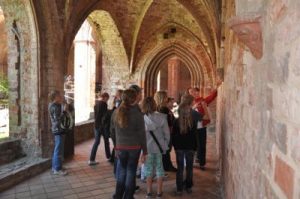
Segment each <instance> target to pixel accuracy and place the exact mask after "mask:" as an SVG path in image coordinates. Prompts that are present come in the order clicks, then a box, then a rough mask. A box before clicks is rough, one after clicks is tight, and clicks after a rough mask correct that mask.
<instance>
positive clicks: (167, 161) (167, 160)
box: [162, 141, 174, 171]
mask: <svg viewBox="0 0 300 199" xmlns="http://www.w3.org/2000/svg"><path fill="white" fill-rule="evenodd" d="M171 150H172V143H171V141H170V143H169V150H167V151H166V153H165V154H163V156H162V161H163V166H164V170H165V171H169V170H170V169H171V168H173V167H174V166H173V164H172V161H171Z"/></svg>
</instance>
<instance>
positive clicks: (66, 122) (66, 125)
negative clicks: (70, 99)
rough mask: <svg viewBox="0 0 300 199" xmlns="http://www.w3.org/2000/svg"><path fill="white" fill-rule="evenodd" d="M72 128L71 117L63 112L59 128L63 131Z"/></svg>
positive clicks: (68, 113)
mask: <svg viewBox="0 0 300 199" xmlns="http://www.w3.org/2000/svg"><path fill="white" fill-rule="evenodd" d="M73 126H74V120H73V116H72V114H71V113H70V112H68V111H64V112H63V114H62V116H61V123H60V128H61V129H62V130H64V131H67V130H71V129H72V128H73Z"/></svg>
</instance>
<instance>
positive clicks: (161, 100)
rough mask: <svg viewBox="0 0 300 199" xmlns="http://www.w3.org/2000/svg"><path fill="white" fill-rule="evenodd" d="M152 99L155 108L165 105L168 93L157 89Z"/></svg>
mask: <svg viewBox="0 0 300 199" xmlns="http://www.w3.org/2000/svg"><path fill="white" fill-rule="evenodd" d="M154 100H155V102H156V105H157V110H159V109H160V108H161V107H163V106H166V105H167V100H168V94H167V92H166V91H157V92H156V93H155V95H154Z"/></svg>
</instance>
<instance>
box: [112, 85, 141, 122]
mask: <svg viewBox="0 0 300 199" xmlns="http://www.w3.org/2000/svg"><path fill="white" fill-rule="evenodd" d="M136 97H137V94H136V92H135V91H134V90H132V89H128V90H125V91H124V92H123V94H122V103H121V105H120V106H119V108H118V109H117V110H116V115H115V118H114V120H115V122H116V123H117V124H118V125H119V126H120V127H121V128H126V127H128V118H129V117H130V115H129V114H128V112H129V109H130V106H131V105H132V104H133V103H134V102H135V101H136Z"/></svg>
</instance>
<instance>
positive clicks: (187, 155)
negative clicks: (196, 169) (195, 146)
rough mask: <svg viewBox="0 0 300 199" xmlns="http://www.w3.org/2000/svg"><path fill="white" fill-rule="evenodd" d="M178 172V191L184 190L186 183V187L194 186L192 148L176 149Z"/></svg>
mask: <svg viewBox="0 0 300 199" xmlns="http://www.w3.org/2000/svg"><path fill="white" fill-rule="evenodd" d="M184 159H185V161H186V179H185V180H183V171H184ZM176 161H177V173H176V186H177V191H183V188H184V184H185V188H186V189H190V188H192V186H193V162H194V151H192V150H176Z"/></svg>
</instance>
